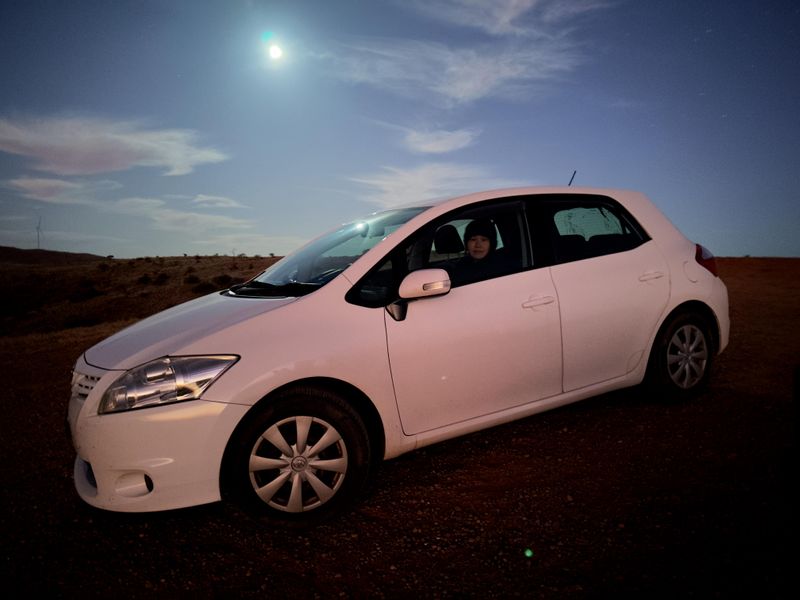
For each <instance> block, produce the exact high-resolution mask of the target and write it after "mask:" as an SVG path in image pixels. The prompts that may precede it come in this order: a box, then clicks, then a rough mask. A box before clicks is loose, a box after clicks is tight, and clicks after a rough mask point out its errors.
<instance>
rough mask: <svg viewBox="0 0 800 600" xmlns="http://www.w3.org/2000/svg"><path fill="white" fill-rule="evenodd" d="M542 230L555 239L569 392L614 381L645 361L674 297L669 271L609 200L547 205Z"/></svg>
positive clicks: (541, 215) (553, 248)
mask: <svg viewBox="0 0 800 600" xmlns="http://www.w3.org/2000/svg"><path fill="white" fill-rule="evenodd" d="M536 218H537V219H539V222H538V223H537V224H536V227H537V231H539V232H541V233H542V234H544V236H545V238H549V240H550V245H549V248H548V251H549V253H550V256H551V259H552V263H553V266H552V277H553V282H554V284H555V288H556V290H557V293H558V299H559V308H560V312H561V332H562V340H563V356H564V366H563V369H564V370H563V387H564V391H565V392H568V391H571V390H575V389H579V388H582V387H586V386H589V385H593V384H596V383H600V382H603V381H608V380H610V379H614V378H617V377H622V376H624V375H625V374H627V373H629V372H631V371H632V370H633V369H635V368H636V367H637V366H638V365H639V364H640V362H641V361H642V360H646V356H645V353H646V350H647V344H648V341H649V340H650V337H651V336H652V334H653V331H654V329H655V327H656V326H657V324H658V320H659V318H660V316H661V314H662V312H663V310H664V308H665V306H666V304H667V302H668V300H669V293H670V282H669V270H668V267H667V264H666V261H665V260H664V258H663V256H662V255H661V253H660V252H659V250H658V249H657V248H656V246H655V244H654V243H653V242H652V241H651V240H650V239H649V237H648V236H647V234H646V233H645V232H644V231H643V230H642V228H641V227H640V226H639V225H638V223H636V221H635V220H634V219H633V217H632V216H631V215H630V214H628V213H627V212H626V211H625V210H624V209H623V208H622V207H621V206H620V205H619V204H617V203H616V202H614V201H613V200H611V199H610V198H606V197H603V196H586V197H582V196H577V197H576V196H565V197H563V199H562V200H560V201H555V200H554V201H552V202H549V203H544V204H543V205H542V206H541V207H539V210H538V213H537V215H536Z"/></svg>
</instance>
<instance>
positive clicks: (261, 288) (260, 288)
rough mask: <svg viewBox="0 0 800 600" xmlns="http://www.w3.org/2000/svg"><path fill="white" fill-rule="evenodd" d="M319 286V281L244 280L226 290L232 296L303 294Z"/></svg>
mask: <svg viewBox="0 0 800 600" xmlns="http://www.w3.org/2000/svg"><path fill="white" fill-rule="evenodd" d="M321 287H322V285H321V284H319V283H303V282H301V281H290V282H287V283H283V284H280V285H276V284H274V283H266V282H264V281H246V282H244V283H238V284H236V285H232V286H231V287H230V288H229V289H228V292H229V293H230V294H232V295H234V296H259V297H283V296H305V295H306V294H310V293H311V292H313V291H315V290H318V289H319V288H321Z"/></svg>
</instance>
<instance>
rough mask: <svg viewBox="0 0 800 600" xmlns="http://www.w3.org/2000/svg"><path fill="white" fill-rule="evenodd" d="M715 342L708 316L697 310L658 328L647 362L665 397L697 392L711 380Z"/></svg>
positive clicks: (652, 379) (656, 388) (652, 381)
mask: <svg viewBox="0 0 800 600" xmlns="http://www.w3.org/2000/svg"><path fill="white" fill-rule="evenodd" d="M713 355H714V346H713V342H712V337H711V334H710V330H709V327H708V325H707V324H706V321H705V319H704V318H703V317H702V316H700V315H698V314H694V313H684V314H679V315H676V316H675V317H673V318H672V319H671V320H670V321H669V322H668V324H667V325H666V326H664V327H663V328H662V329H661V331H660V332H659V335H658V337H657V338H656V340H655V343H654V345H653V351H652V353H651V356H650V363H649V365H648V375H647V379H648V383H649V384H650V386H651V388H653V389H654V391H656V393H658V394H659V395H660V396H662V397H664V398H666V399H672V400H682V399H688V398H692V397H694V396H696V395H697V394H698V393H700V392H701V391H702V390H703V388H704V387H705V386H706V384H707V383H708V377H709V372H710V369H711V363H712V358H713Z"/></svg>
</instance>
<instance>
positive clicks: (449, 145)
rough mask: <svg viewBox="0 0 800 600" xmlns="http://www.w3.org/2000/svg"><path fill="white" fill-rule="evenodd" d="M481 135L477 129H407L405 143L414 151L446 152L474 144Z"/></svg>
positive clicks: (427, 152)
mask: <svg viewBox="0 0 800 600" xmlns="http://www.w3.org/2000/svg"><path fill="white" fill-rule="evenodd" d="M478 135H480V131H477V130H475V129H456V130H454V131H448V130H445V129H436V130H433V131H416V130H412V129H409V130H407V131H406V135H405V143H406V146H407V147H408V149H409V150H411V151H412V152H420V153H423V154H445V153H448V152H454V151H456V150H461V149H462V148H466V147H467V146H470V145H472V143H473V142H474V141H475V139H476V138H477V137H478Z"/></svg>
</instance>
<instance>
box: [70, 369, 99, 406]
mask: <svg viewBox="0 0 800 600" xmlns="http://www.w3.org/2000/svg"><path fill="white" fill-rule="evenodd" d="M98 381H100V378H99V377H95V376H93V375H86V374H84V373H78V372H77V371H73V372H72V399H74V400H77V401H78V402H79V403H80V404H83V403H84V402H85V401H86V397H87V396H88V395H89V393H90V392H91V391H92V390H93V389H94V386H95V385H97V382H98Z"/></svg>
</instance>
